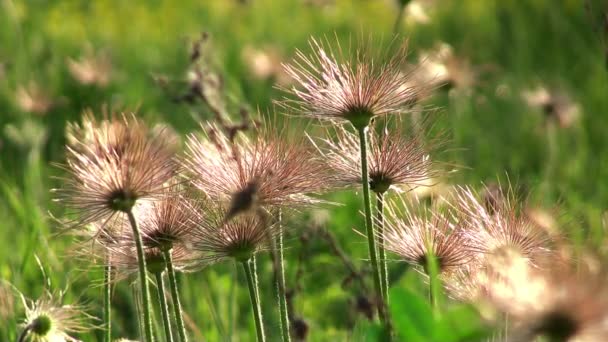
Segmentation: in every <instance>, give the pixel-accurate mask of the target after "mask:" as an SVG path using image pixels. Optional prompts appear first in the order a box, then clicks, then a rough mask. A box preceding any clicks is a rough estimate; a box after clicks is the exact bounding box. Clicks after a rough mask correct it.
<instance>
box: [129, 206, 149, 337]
mask: <svg viewBox="0 0 608 342" xmlns="http://www.w3.org/2000/svg"><path fill="white" fill-rule="evenodd" d="M127 216H128V217H129V223H130V224H131V229H132V230H133V238H134V240H135V248H136V249H137V262H138V264H139V265H138V267H139V282H140V286H141V302H142V303H141V305H142V312H143V326H144V334H143V335H144V341H146V342H153V341H154V335H153V333H152V315H151V312H152V309H151V307H150V287H149V285H148V277H147V276H146V258H145V256H144V247H143V243H142V240H141V234H140V232H139V227H138V226H137V220H136V219H135V215H133V210H131V209H130V210H129V211H127Z"/></svg>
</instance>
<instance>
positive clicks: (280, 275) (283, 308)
mask: <svg viewBox="0 0 608 342" xmlns="http://www.w3.org/2000/svg"><path fill="white" fill-rule="evenodd" d="M282 220H283V218H282V213H281V210H280V209H279V213H278V221H279V222H278V225H279V227H278V228H279V236H278V242H279V243H278V248H277V257H278V260H277V261H276V264H277V274H276V279H275V280H276V282H277V292H278V296H279V313H280V315H279V318H280V321H281V336H282V337H283V341H284V342H288V341H291V336H290V335H289V314H288V312H287V297H286V293H285V269H284V267H283V266H284V265H283V261H284V256H283V222H282Z"/></svg>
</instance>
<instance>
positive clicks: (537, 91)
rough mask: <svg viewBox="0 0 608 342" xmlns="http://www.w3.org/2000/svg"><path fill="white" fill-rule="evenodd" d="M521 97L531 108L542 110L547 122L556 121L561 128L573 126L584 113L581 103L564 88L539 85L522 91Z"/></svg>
mask: <svg viewBox="0 0 608 342" xmlns="http://www.w3.org/2000/svg"><path fill="white" fill-rule="evenodd" d="M521 97H522V99H523V100H524V101H525V102H526V104H527V105H528V106H530V107H531V108H536V109H540V110H542V112H543V113H544V115H545V119H546V120H547V123H549V122H556V123H557V124H559V126H560V127H561V128H569V127H571V126H573V125H574V124H575V123H576V122H577V121H578V120H580V117H581V115H582V110H581V105H580V104H579V103H577V102H575V101H574V100H573V99H572V98H571V96H570V95H569V94H568V93H567V92H565V91H564V90H559V89H549V88H547V87H545V86H543V85H539V86H537V87H536V88H533V89H528V90H524V91H522V92H521Z"/></svg>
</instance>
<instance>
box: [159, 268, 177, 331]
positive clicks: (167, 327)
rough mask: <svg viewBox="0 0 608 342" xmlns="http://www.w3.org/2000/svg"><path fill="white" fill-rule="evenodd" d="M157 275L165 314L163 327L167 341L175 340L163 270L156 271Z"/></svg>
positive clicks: (163, 313)
mask: <svg viewBox="0 0 608 342" xmlns="http://www.w3.org/2000/svg"><path fill="white" fill-rule="evenodd" d="M154 276H156V286H157V287H158V301H159V303H160V311H161V313H162V316H163V328H164V329H165V341H167V342H173V333H172V332H171V320H170V319H169V305H167V297H165V280H164V279H163V273H162V272H156V273H154Z"/></svg>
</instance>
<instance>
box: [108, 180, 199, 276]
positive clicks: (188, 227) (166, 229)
mask: <svg viewBox="0 0 608 342" xmlns="http://www.w3.org/2000/svg"><path fill="white" fill-rule="evenodd" d="M173 191H175V188H168V189H167V190H166V191H165V196H164V197H163V198H162V199H158V200H152V201H139V202H138V203H137V204H136V205H135V206H134V207H133V215H134V217H135V221H136V222H137V224H138V228H139V231H140V234H141V239H142V243H143V247H144V256H145V258H146V266H147V268H148V271H150V272H152V273H158V272H163V271H164V269H165V266H166V260H165V255H164V253H165V252H168V253H170V255H171V259H172V262H173V267H174V268H175V269H176V270H180V271H188V270H189V269H190V268H191V266H192V260H194V259H195V258H196V253H195V252H194V251H192V250H191V249H190V245H191V237H192V235H193V229H194V228H195V227H194V222H193V221H192V220H191V215H192V210H201V208H197V207H195V206H194V204H191V203H193V201H194V200H192V199H190V198H189V197H187V196H185V195H183V194H180V193H178V192H173ZM112 223H113V224H114V225H115V226H113V227H111V230H112V231H120V232H122V233H121V234H116V235H115V236H114V238H113V239H112V240H109V239H104V240H101V239H98V242H99V244H100V245H101V246H102V247H103V248H104V249H105V251H106V252H109V253H108V255H110V256H111V259H110V260H109V262H110V264H111V265H112V266H115V267H116V268H117V270H118V271H119V272H121V273H122V274H125V275H126V274H131V273H134V272H136V271H137V269H138V266H139V265H138V260H137V250H136V242H135V239H134V237H133V234H132V229H131V226H130V222H129V221H128V220H126V219H121V220H113V221H112Z"/></svg>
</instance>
